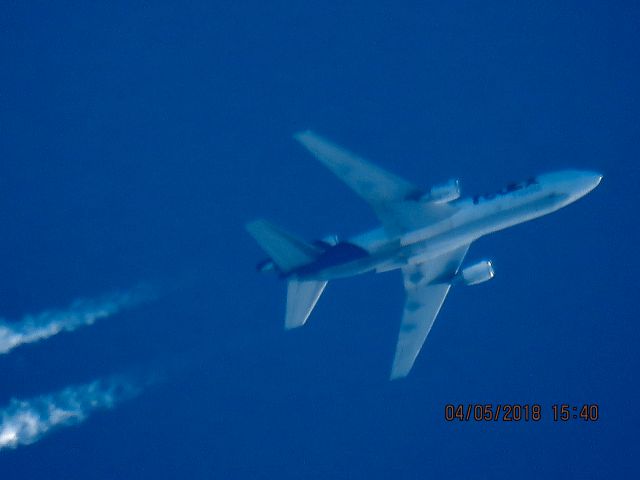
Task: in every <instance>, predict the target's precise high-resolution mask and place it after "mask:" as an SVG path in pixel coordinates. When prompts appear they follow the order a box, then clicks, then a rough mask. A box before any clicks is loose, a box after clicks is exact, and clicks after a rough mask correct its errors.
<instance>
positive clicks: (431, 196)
mask: <svg viewBox="0 0 640 480" xmlns="http://www.w3.org/2000/svg"><path fill="white" fill-rule="evenodd" d="M458 198H460V181H459V180H458V179H457V178H454V179H451V180H449V181H448V182H447V183H443V184H441V185H435V186H433V187H431V190H429V193H427V194H426V195H423V196H422V197H421V198H420V200H421V201H423V202H431V203H447V202H452V201H453V200H457V199H458Z"/></svg>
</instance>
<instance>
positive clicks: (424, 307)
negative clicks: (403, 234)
mask: <svg viewBox="0 0 640 480" xmlns="http://www.w3.org/2000/svg"><path fill="white" fill-rule="evenodd" d="M468 250H469V245H464V246H463V247H459V248H457V249H455V250H452V251H451V252H449V253H445V254H444V255H441V256H440V257H437V258H435V259H433V260H430V261H428V262H425V263H420V264H418V265H411V266H408V267H405V268H403V269H402V276H403V279H404V288H405V292H406V299H405V304H404V314H403V317H402V323H401V324H400V334H399V336H398V344H397V346H396V354H395V357H394V359H393V367H392V369H391V380H393V379H396V378H402V377H406V376H407V375H408V374H409V372H410V371H411V367H413V363H414V362H415V360H416V357H417V356H418V353H420V349H421V348H422V344H423V343H424V341H425V340H426V338H427V335H429V331H430V330H431V327H432V326H433V322H435V320H436V317H437V316H438V312H439V311H440V307H442V304H443V303H444V299H445V298H446V296H447V293H449V288H451V279H452V278H453V276H454V275H455V274H456V273H457V272H458V269H459V268H460V264H461V263H462V261H463V260H464V257H465V255H466V254H467V251H468Z"/></svg>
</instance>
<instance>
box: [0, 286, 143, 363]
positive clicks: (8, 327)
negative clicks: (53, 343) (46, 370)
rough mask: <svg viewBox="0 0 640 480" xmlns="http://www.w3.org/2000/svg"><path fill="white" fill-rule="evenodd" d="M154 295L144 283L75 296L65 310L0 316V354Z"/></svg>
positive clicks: (87, 322)
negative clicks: (86, 296)
mask: <svg viewBox="0 0 640 480" xmlns="http://www.w3.org/2000/svg"><path fill="white" fill-rule="evenodd" d="M154 297H155V294H154V292H153V290H152V289H151V288H150V287H148V286H139V287H136V288H133V289H131V290H126V291H123V292H116V293H112V294H110V295H105V296H103V297H101V298H96V299H79V300H76V301H74V302H73V303H72V304H71V306H69V308H68V309H67V310H47V311H45V312H42V313H39V314H37V315H27V316H26V317H24V318H22V319H21V320H19V321H6V320H3V319H1V318H0V354H4V353H8V352H10V351H11V350H13V349H14V348H16V347H18V346H20V345H22V344H24V343H33V342H37V341H39V340H42V339H45V338H49V337H51V336H53V335H56V334H57V333H60V332H63V331H67V332H70V331H72V330H75V329H76V328H78V327H81V326H83V325H91V324H92V323H94V322H95V321H96V320H99V319H101V318H107V317H110V316H111V315H114V314H116V313H118V312H119V311H120V310H122V309H123V308H128V307H133V306H135V305H138V304H140V303H143V302H145V301H149V300H152V299H153V298H154Z"/></svg>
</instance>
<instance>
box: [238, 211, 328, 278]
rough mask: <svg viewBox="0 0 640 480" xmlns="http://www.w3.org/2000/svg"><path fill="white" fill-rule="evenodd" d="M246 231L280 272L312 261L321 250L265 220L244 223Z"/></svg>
mask: <svg viewBox="0 0 640 480" xmlns="http://www.w3.org/2000/svg"><path fill="white" fill-rule="evenodd" d="M246 229H247V231H248V232H249V233H250V234H251V236H252V237H253V238H254V239H255V240H256V242H258V244H259V245H260V246H261V247H262V249H263V250H264V251H265V252H267V254H268V255H269V256H270V257H271V259H272V260H273V261H274V263H275V264H276V265H277V266H278V268H279V269H280V270H281V271H282V272H285V273H286V272H290V271H291V270H293V269H295V268H297V267H301V266H302V265H306V264H307V263H310V262H312V261H313V260H314V259H315V258H316V257H317V256H318V255H319V254H320V253H322V251H321V250H320V249H319V248H318V247H316V246H315V245H311V244H309V243H307V242H305V241H304V240H301V239H299V238H297V237H295V236H294V235H292V234H290V233H288V232H285V231H284V230H282V229H281V228H278V227H276V226H275V225H273V224H271V223H269V222H267V221H266V220H255V221H253V222H250V223H248V224H247V225H246Z"/></svg>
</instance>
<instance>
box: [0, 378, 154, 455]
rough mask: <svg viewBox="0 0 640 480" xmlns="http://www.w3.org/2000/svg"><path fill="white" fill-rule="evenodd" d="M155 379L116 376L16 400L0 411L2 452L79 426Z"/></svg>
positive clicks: (137, 391) (129, 396)
mask: <svg viewBox="0 0 640 480" xmlns="http://www.w3.org/2000/svg"><path fill="white" fill-rule="evenodd" d="M150 383H152V380H150V379H147V380H140V379H137V380H136V379H134V378H133V377H132V376H127V375H115V376H112V377H107V378H104V379H99V380H96V381H93V382H91V383H87V384H84V385H76V386H70V387H67V388H65V389H64V390H61V391H59V392H56V393H52V394H47V395H41V396H39V397H35V398H32V399H29V400H18V399H15V398H14V399H12V400H11V401H10V403H9V405H8V406H6V407H5V408H3V409H1V410H0V450H2V449H4V448H16V447H18V446H19V445H29V444H31V443H34V442H36V441H38V440H39V439H40V438H41V437H42V436H44V435H46V434H48V433H49V432H51V431H52V430H54V429H57V428H59V427H63V426H70V425H77V424H79V423H81V422H83V421H84V420H86V419H87V418H88V417H89V415H91V414H92V413H93V412H94V411H96V410H108V409H111V408H113V407H115V406H116V405H117V404H119V403H120V402H123V401H125V400H129V399H131V398H133V397H135V396H137V395H138V394H140V393H141V392H142V390H143V389H144V387H145V386H147V385H149V384H150Z"/></svg>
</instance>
